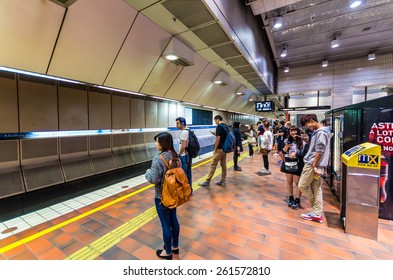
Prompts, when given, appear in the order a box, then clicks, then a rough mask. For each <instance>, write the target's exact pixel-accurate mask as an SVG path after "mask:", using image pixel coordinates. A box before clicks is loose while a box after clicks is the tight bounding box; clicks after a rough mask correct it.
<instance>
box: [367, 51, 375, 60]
mask: <svg viewBox="0 0 393 280" xmlns="http://www.w3.org/2000/svg"><path fill="white" fill-rule="evenodd" d="M374 59H375V53H374V52H371V53H369V54H368V60H374Z"/></svg>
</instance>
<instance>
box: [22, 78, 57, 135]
mask: <svg viewBox="0 0 393 280" xmlns="http://www.w3.org/2000/svg"><path fill="white" fill-rule="evenodd" d="M18 87H19V110H20V111H19V117H20V131H22V132H28V131H50V130H58V128H59V127H58V112H57V89H56V84H55V81H53V80H48V79H41V78H36V77H32V76H23V75H19V83H18Z"/></svg>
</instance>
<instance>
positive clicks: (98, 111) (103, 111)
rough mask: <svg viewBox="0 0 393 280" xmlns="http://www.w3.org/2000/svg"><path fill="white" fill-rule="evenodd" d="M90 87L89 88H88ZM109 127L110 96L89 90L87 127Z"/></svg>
mask: <svg viewBox="0 0 393 280" xmlns="http://www.w3.org/2000/svg"><path fill="white" fill-rule="evenodd" d="M90 89H91V88H90ZM110 128H111V96H110V95H109V94H105V93H99V92H94V91H92V90H90V91H89V129H110Z"/></svg>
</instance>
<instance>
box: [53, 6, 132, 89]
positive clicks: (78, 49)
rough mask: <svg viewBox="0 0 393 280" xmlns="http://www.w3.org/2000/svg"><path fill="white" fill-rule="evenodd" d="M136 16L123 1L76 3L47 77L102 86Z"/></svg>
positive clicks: (67, 20)
mask: <svg viewBox="0 0 393 280" xmlns="http://www.w3.org/2000/svg"><path fill="white" fill-rule="evenodd" d="M92 7H94V9H92ZM136 14H137V11H136V10H134V9H133V8H132V7H130V6H129V5H127V4H126V3H124V1H123V0H115V1H110V2H109V1H106V0H84V1H77V2H75V3H74V4H73V5H72V6H70V7H69V8H68V12H67V16H66V19H65V21H64V24H63V28H62V30H61V33H60V36H59V40H58V43H57V45H56V49H55V52H54V54H53V58H52V62H51V64H50V67H49V71H48V74H50V75H54V76H60V77H66V78H69V79H74V80H80V81H84V82H89V83H94V84H98V85H102V84H103V83H104V81H105V78H106V76H107V74H108V72H109V70H110V68H111V66H112V64H113V61H114V60H115V58H116V55H117V53H118V52H119V50H120V48H121V46H122V43H123V41H124V39H125V38H126V36H127V32H128V31H129V29H130V27H131V24H132V22H133V21H134V18H135V16H136ZM114 30H116V32H113V31H114Z"/></svg>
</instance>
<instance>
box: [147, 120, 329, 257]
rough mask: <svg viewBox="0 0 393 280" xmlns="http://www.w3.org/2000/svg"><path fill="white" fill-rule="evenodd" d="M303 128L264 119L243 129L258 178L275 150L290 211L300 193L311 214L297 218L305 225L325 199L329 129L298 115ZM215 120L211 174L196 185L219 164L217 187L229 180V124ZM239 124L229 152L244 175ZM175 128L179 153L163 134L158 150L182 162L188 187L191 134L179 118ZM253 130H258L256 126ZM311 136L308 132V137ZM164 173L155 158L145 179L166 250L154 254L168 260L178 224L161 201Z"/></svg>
mask: <svg viewBox="0 0 393 280" xmlns="http://www.w3.org/2000/svg"><path fill="white" fill-rule="evenodd" d="M300 121H301V125H302V126H304V127H305V128H306V129H307V130H308V131H309V132H310V133H306V132H303V131H302V130H301V129H300V128H299V127H297V126H295V125H291V124H290V123H289V122H285V121H273V125H272V126H271V125H270V122H269V121H268V120H263V121H261V122H258V123H257V126H255V125H247V131H246V132H245V135H246V137H247V143H248V148H249V149H248V150H249V157H250V158H252V157H253V156H254V147H257V151H258V153H260V154H262V159H263V166H264V167H263V169H262V170H261V171H260V172H258V174H259V175H263V176H265V175H269V174H271V172H270V171H269V160H268V155H269V153H270V152H271V151H272V150H273V146H274V145H275V146H276V155H277V156H278V157H279V160H278V164H279V165H281V168H280V171H281V172H283V173H285V176H286V181H287V191H288V200H287V205H288V207H291V208H292V209H295V210H296V209H299V208H300V207H301V205H300V198H301V196H302V194H303V195H304V196H305V197H306V198H307V199H308V201H309V202H310V206H311V211H310V212H308V213H305V214H301V218H302V219H304V220H309V221H317V222H322V216H323V197H322V187H321V174H323V173H324V169H325V168H326V166H327V164H328V157H329V148H330V138H331V133H330V130H329V128H327V127H325V126H324V125H323V124H322V123H320V122H318V119H317V116H316V115H315V114H307V115H303V116H302V117H301V120H300ZM214 122H215V124H216V125H217V127H216V131H215V133H214V135H215V137H216V138H215V142H214V148H213V157H212V162H211V165H210V171H209V174H208V175H207V178H206V180H205V181H203V182H200V183H199V186H202V187H210V182H211V180H212V178H213V175H214V173H215V171H216V168H217V166H218V163H220V165H221V170H222V172H221V179H220V180H219V181H218V182H216V183H215V185H217V186H220V187H226V176H227V162H226V155H227V153H226V152H224V150H223V145H224V142H225V139H226V137H227V133H228V132H227V131H229V130H228V126H227V125H226V124H225V123H224V121H223V118H222V116H220V115H216V116H215V117H214ZM240 126H241V124H240V122H234V123H233V125H232V127H233V130H232V133H233V135H234V139H235V149H234V151H233V162H234V170H235V171H242V168H241V167H240V166H239V165H238V159H239V156H240V154H241V152H243V143H242V142H243V141H242V137H241V133H240ZM176 127H177V128H178V129H179V130H181V133H180V144H179V149H178V151H176V150H175V148H174V146H173V138H172V135H171V134H170V133H168V132H161V133H159V134H157V135H156V136H155V137H154V140H155V141H156V148H157V150H158V151H159V152H160V155H162V156H163V157H164V158H165V159H166V160H167V161H169V160H170V159H171V158H172V157H175V158H180V161H181V165H182V168H183V169H184V172H185V174H186V177H187V179H188V182H189V184H190V185H191V188H192V174H191V173H192V172H191V166H192V159H191V158H190V157H189V156H188V154H187V152H186V147H187V144H188V141H189V132H188V129H187V123H186V120H185V119H184V118H183V117H178V118H176ZM255 127H256V128H255ZM311 132H312V133H311ZM166 170H167V167H166V165H165V163H164V162H163V161H162V159H161V158H160V157H159V156H156V157H154V159H153V161H152V165H151V168H150V169H148V170H147V171H146V174H145V177H146V179H147V180H148V181H149V182H150V183H153V184H154V185H155V197H154V200H155V206H156V210H157V214H158V216H159V219H160V222H161V227H162V233H163V240H164V246H163V249H160V250H157V251H156V254H157V256H158V257H159V258H162V259H167V260H170V259H172V254H179V234H180V225H179V222H178V219H177V215H176V208H173V209H169V208H167V207H165V206H164V205H163V204H162V203H161V193H162V183H163V178H164V174H165V172H166Z"/></svg>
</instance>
